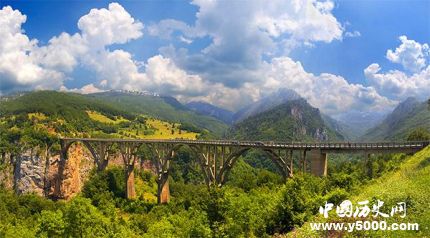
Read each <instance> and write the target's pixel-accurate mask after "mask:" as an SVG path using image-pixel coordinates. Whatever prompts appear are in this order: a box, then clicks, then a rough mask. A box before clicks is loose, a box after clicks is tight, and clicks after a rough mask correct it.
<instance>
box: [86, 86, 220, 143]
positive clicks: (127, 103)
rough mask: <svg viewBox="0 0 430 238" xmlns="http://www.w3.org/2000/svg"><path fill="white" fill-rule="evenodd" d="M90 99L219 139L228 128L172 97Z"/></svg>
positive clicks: (107, 94)
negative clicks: (189, 128) (179, 124)
mask: <svg viewBox="0 0 430 238" xmlns="http://www.w3.org/2000/svg"><path fill="white" fill-rule="evenodd" d="M88 97H90V98H96V99H99V100H103V101H105V102H109V103H111V104H115V105H119V106H120V107H121V108H127V110H128V111H132V112H135V113H139V114H145V115H148V116H151V117H153V118H157V119H160V120H164V121H170V122H179V123H181V124H188V125H190V126H193V127H197V128H201V129H204V130H205V131H208V132H210V134H213V135H215V136H218V137H220V136H222V135H223V133H224V131H225V130H226V129H227V127H228V126H227V124H225V123H223V122H221V121H219V120H217V119H215V118H213V117H209V116H204V115H200V114H197V113H195V112H193V111H191V110H190V109H188V108H187V107H185V106H184V105H182V104H180V103H179V102H178V101H176V99H174V98H172V97H155V96H146V95H133V94H127V93H121V92H104V93H96V94H91V95H88ZM207 136H209V135H207Z"/></svg>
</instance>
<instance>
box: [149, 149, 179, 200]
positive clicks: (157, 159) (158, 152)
mask: <svg viewBox="0 0 430 238" xmlns="http://www.w3.org/2000/svg"><path fill="white" fill-rule="evenodd" d="M151 147H152V150H153V152H155V156H154V157H153V159H154V161H153V162H154V165H155V168H156V170H157V202H158V204H165V203H168V202H169V201H170V188H169V169H170V160H171V159H172V158H173V157H174V156H175V151H174V148H173V146H172V145H169V144H153V145H151Z"/></svg>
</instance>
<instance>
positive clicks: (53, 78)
mask: <svg viewBox="0 0 430 238" xmlns="http://www.w3.org/2000/svg"><path fill="white" fill-rule="evenodd" d="M26 20H27V17H26V16H25V15H23V14H21V12H19V11H17V10H13V9H12V8H11V7H9V6H6V7H3V8H2V9H1V10H0V26H1V28H0V92H2V91H10V90H26V89H30V88H38V89H44V88H51V87H59V86H60V85H61V84H62V80H64V75H63V74H62V73H61V72H58V71H55V70H50V69H45V68H43V67H42V66H41V65H40V64H39V63H38V62H37V60H36V59H35V58H34V57H33V56H32V55H31V54H30V52H32V51H33V50H35V49H37V40H30V39H29V38H28V37H27V36H26V35H25V34H24V33H23V31H22V29H21V25H22V24H23V23H25V21H26Z"/></svg>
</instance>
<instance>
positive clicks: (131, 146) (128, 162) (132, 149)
mask: <svg viewBox="0 0 430 238" xmlns="http://www.w3.org/2000/svg"><path fill="white" fill-rule="evenodd" d="M138 148H139V144H137V143H131V142H130V143H123V144H120V151H121V156H122V159H123V162H124V167H125V179H126V198H127V199H134V198H136V189H135V185H134V165H135V164H136V160H137V154H136V153H137V149H138Z"/></svg>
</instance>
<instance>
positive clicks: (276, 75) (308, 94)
mask: <svg viewBox="0 0 430 238" xmlns="http://www.w3.org/2000/svg"><path fill="white" fill-rule="evenodd" d="M265 72H267V75H266V79H267V80H265V84H264V85H263V87H262V88H261V90H271V91H274V90H276V89H278V88H290V89H293V90H295V91H296V92H297V93H299V94H300V95H302V96H303V97H304V98H306V99H307V100H308V101H309V103H311V104H312V105H313V106H315V107H318V108H320V109H322V110H323V111H324V112H327V113H333V114H337V113H340V112H345V111H348V110H353V109H356V110H362V109H366V110H378V109H381V108H385V107H387V106H388V107H391V106H393V105H394V103H395V102H393V101H391V100H389V99H387V98H385V97H382V96H380V95H379V94H378V92H377V91H376V90H375V89H374V88H372V87H364V86H363V85H360V84H350V83H348V81H346V80H345V79H344V78H343V77H341V76H338V75H333V74H328V73H323V74H320V75H314V74H312V73H308V72H306V71H305V70H304V69H303V67H302V65H301V63H300V62H294V61H293V60H292V59H291V58H288V57H280V58H274V59H272V62H271V64H270V65H268V69H266V70H265Z"/></svg>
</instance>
